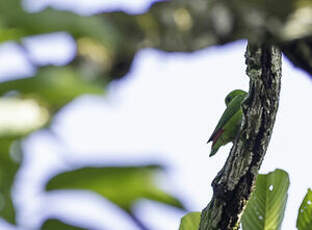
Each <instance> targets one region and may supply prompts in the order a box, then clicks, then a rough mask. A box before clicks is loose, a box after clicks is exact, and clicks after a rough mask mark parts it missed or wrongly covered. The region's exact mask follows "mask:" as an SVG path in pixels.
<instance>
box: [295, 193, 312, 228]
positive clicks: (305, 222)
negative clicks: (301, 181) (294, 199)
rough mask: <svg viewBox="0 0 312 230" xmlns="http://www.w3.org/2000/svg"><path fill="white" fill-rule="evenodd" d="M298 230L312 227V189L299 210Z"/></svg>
mask: <svg viewBox="0 0 312 230" xmlns="http://www.w3.org/2000/svg"><path fill="white" fill-rule="evenodd" d="M296 226H297V228H298V230H310V229H312V191H311V189H308V192H307V194H306V196H305V197H304V199H303V201H302V203H301V205H300V208H299V212H298V217H297V224H296Z"/></svg>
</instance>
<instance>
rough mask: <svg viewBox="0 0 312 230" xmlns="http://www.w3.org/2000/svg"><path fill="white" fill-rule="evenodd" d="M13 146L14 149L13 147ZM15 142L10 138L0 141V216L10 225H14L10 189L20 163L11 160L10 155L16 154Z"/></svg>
mask: <svg viewBox="0 0 312 230" xmlns="http://www.w3.org/2000/svg"><path fill="white" fill-rule="evenodd" d="M13 145H15V148H14V147H13ZM17 145H18V143H17V142H14V139H11V138H6V139H5V138H1V139H0V149H1V153H0V181H1V183H0V200H1V207H0V216H1V217H2V218H4V219H5V220H6V221H8V222H10V223H15V210H14V206H13V201H12V197H11V188H12V185H13V182H14V178H15V174H16V172H17V170H18V167H19V164H20V162H16V161H14V160H13V159H12V157H11V155H10V153H12V152H13V151H14V152H15V154H18V153H17V152H18V151H19V150H18V149H17Z"/></svg>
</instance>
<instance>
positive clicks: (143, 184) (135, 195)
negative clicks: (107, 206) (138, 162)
mask: <svg viewBox="0 0 312 230" xmlns="http://www.w3.org/2000/svg"><path fill="white" fill-rule="evenodd" d="M160 169H161V168H160V167H159V166H155V165H149V166H143V167H140V166H138V167H106V168H81V169H77V170H74V171H70V172H65V173H62V174H59V175H57V176H55V177H54V178H52V179H51V180H50V181H49V183H48V184H47V190H55V189H85V190H90V191H94V192H96V193H98V194H100V195H102V196H103V197H105V198H107V199H108V200H110V201H112V202H113V203H115V204H117V205H118V206H119V207H121V208H122V209H124V210H125V211H127V212H131V207H132V205H133V204H134V203H135V201H137V200H138V199H142V198H145V199H150V200H155V201H158V202H161V203H164V204H168V205H172V206H175V207H177V208H182V209H183V205H182V204H181V202H180V201H179V200H177V199H176V198H174V197H173V196H171V195H169V194H167V193H166V192H164V191H162V190H161V189H159V188H158V187H157V186H156V185H155V182H154V176H155V173H157V171H159V170H160Z"/></svg>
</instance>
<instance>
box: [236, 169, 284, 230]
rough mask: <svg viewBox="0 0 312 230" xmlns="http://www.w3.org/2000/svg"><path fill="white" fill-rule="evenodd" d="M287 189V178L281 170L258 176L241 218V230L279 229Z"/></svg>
mask: <svg viewBox="0 0 312 230" xmlns="http://www.w3.org/2000/svg"><path fill="white" fill-rule="evenodd" d="M288 187H289V177H288V174H287V172H285V171H283V170H280V169H276V170H275V171H274V172H271V173H268V174H265V175H262V174H260V175H258V177H257V180H256V188H255V191H254V192H253V193H252V195H251V197H250V200H249V201H248V204H247V207H246V209H245V211H244V214H243V216H242V226H243V230H279V229H281V224H282V221H283V217H284V211H285V207H286V201H287V190H288Z"/></svg>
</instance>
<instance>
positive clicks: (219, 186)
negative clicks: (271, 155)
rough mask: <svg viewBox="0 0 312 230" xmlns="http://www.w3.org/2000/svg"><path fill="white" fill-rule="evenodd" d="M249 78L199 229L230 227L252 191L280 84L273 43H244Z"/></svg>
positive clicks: (277, 52) (235, 224) (277, 54)
mask: <svg viewBox="0 0 312 230" xmlns="http://www.w3.org/2000/svg"><path fill="white" fill-rule="evenodd" d="M245 57H246V64H247V70H246V72H247V75H248V76H249V78H250V83H249V93H248V97H247V98H246V99H245V101H244V102H243V104H242V110H243V119H242V123H241V127H240V132H239V134H238V135H237V137H236V140H235V142H234V145H233V147H232V149H231V151H230V154H229V157H228V159H227V161H226V163H225V165H224V166H223V168H222V169H221V171H220V172H219V173H218V175H217V176H216V177H215V179H214V180H213V182H212V188H213V197H212V200H211V201H210V203H209V204H208V205H207V207H206V208H205V209H204V210H203V211H202V215H201V222H200V227H199V230H215V229H220V230H233V229H238V228H239V221H240V217H241V215H242V213H243V210H244V208H245V206H246V204H247V201H248V198H249V196H250V194H251V192H252V189H253V186H254V183H255V179H256V176H257V174H258V170H259V168H260V166H261V163H262V160H263V158H264V156H265V153H266V150H267V147H268V144H269V141H270V138H271V134H272V130H273V126H274V123H275V118H276V113H277V110H278V104H279V103H278V102H279V93H280V84H281V52H280V50H279V49H278V48H277V47H275V46H274V45H269V44H260V45H259V44H250V43H249V44H248V46H247V51H246V54H245Z"/></svg>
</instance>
